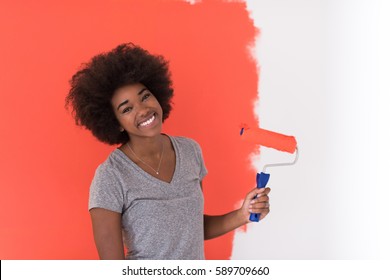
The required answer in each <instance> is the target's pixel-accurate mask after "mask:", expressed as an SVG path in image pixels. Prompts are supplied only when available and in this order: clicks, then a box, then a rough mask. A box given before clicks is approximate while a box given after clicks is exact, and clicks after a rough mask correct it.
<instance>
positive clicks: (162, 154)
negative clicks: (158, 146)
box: [126, 141, 164, 175]
mask: <svg viewBox="0 0 390 280" xmlns="http://www.w3.org/2000/svg"><path fill="white" fill-rule="evenodd" d="M126 144H127V147H129V149H130V151H131V152H132V153H133V154H134V155H135V156H136V157H137V158H138V159H139V160H140V161H141V162H142V163H143V164H145V165H147V166H149V167H150V168H151V169H152V170H153V171H154V172H156V174H157V175H159V174H160V166H161V161H162V158H163V156H164V141H163V142H162V152H161V157H160V162H159V164H158V168H157V170H156V169H154V168H153V167H151V166H150V165H149V164H147V163H146V162H145V161H143V160H142V158H140V157H139V156H137V154H136V153H135V152H134V151H133V149H132V148H131V147H130V145H129V142H127V143H126Z"/></svg>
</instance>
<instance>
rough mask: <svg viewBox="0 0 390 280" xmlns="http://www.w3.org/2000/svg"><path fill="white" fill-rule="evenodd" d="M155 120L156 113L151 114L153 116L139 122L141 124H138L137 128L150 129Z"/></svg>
mask: <svg viewBox="0 0 390 280" xmlns="http://www.w3.org/2000/svg"><path fill="white" fill-rule="evenodd" d="M156 120H157V115H156V113H153V114H152V115H151V116H150V117H148V118H147V119H146V120H144V121H141V122H140V123H139V124H138V127H139V128H147V127H151V126H153V125H154V124H155V123H156Z"/></svg>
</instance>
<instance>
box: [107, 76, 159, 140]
mask: <svg viewBox="0 0 390 280" xmlns="http://www.w3.org/2000/svg"><path fill="white" fill-rule="evenodd" d="M111 104H112V107H113V110H114V112H115V116H116V118H117V119H118V121H119V123H120V125H121V127H122V128H123V129H124V130H126V132H127V133H128V134H129V137H130V138H131V137H154V136H157V135H160V134H161V129H162V116H163V112H162V108H161V106H160V103H158V101H157V99H156V98H155V97H154V95H153V94H152V93H151V92H150V91H149V90H148V89H147V88H146V87H145V86H144V85H143V84H140V83H137V84H132V85H127V86H124V87H121V88H119V89H117V90H116V91H115V93H114V95H113V97H112V99H111ZM118 129H119V128H118Z"/></svg>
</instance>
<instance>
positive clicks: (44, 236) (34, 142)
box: [0, 0, 258, 259]
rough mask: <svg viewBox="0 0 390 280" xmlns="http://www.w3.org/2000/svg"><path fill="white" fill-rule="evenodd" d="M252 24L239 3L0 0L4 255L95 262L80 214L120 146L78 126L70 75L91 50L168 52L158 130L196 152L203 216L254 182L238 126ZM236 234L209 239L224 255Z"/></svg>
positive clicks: (230, 204)
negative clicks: (167, 97) (130, 46)
mask: <svg viewBox="0 0 390 280" xmlns="http://www.w3.org/2000/svg"><path fill="white" fill-rule="evenodd" d="M255 35H256V29H255V28H254V25H253V22H252V21H251V20H250V18H249V15H248V12H247V11H246V7H245V3H242V2H229V3H228V2H224V1H211V0H204V1H202V2H201V3H198V4H195V5H190V4H188V3H186V2H183V1H135V0H131V1H130V0H117V1H96V0H93V1H92V0H88V1H75V0H72V1H62V2H58V1H48V0H47V1H15V0H13V1H10V0H6V1H1V3H0V36H1V37H0V38H1V44H0V94H1V102H0V134H1V137H0V141H1V145H0V155H1V156H0V259H95V258H97V257H98V256H97V253H96V249H95V246H94V242H93V236H92V230H91V223H90V219H89V213H88V210H87V203H88V189H89V184H90V182H91V179H92V177H93V174H94V171H95V168H96V167H97V165H98V164H99V163H100V162H102V161H103V160H104V159H105V158H106V157H107V156H108V154H109V153H110V151H111V150H112V149H114V148H115V147H110V146H107V145H105V144H102V143H99V142H98V141H97V140H95V139H94V138H93V136H92V135H91V134H90V133H89V132H88V131H85V130H83V129H80V128H78V127H76V126H75V125H74V122H73V120H72V118H71V116H70V114H69V113H68V112H67V111H65V109H64V98H65V96H66V94H67V91H68V89H69V86H68V80H69V79H70V77H71V75H72V74H73V73H74V72H75V71H76V70H77V69H78V67H79V65H80V64H81V63H82V62H86V61H88V60H89V59H90V58H91V57H92V56H93V55H95V54H97V53H99V52H102V51H107V50H110V49H112V48H114V47H115V46H116V45H118V44H120V43H123V42H129V41H131V42H133V43H136V44H139V45H140V46H142V47H144V48H146V49H148V50H149V51H150V52H152V53H155V54H162V55H164V56H165V57H166V58H167V59H168V60H169V61H170V65H171V71H172V77H173V81H174V88H175V97H174V110H173V111H172V113H171V116H170V118H169V119H168V120H167V121H166V122H165V127H164V131H165V132H166V133H168V134H172V135H183V136H187V137H191V138H194V139H196V140H197V141H198V142H199V143H200V144H201V146H202V148H203V154H204V158H205V161H206V166H207V168H208V170H209V175H208V176H207V177H206V178H205V180H204V183H203V186H204V194H205V202H206V207H205V212H206V213H208V214H222V213H225V212H227V211H231V210H233V209H234V205H235V204H236V203H237V201H239V200H241V199H242V198H243V197H244V195H245V194H246V193H247V192H248V191H249V190H250V189H251V188H253V187H254V186H255V182H254V178H255V176H254V173H253V171H252V170H250V164H249V159H248V156H249V154H250V152H251V149H253V147H252V146H250V145H248V144H245V143H242V142H241V141H240V138H239V136H238V133H239V129H238V125H239V124H240V123H241V122H242V121H246V122H248V123H253V122H254V121H255V119H254V115H253V113H252V111H253V109H252V108H253V105H252V104H253V102H254V100H255V99H256V98H257V82H258V77H257V72H256V64H255V62H254V61H253V60H252V59H251V57H250V54H249V51H248V45H249V44H252V43H253V42H254V38H255ZM232 240H233V233H229V234H227V235H225V236H223V237H220V238H217V239H214V240H211V241H206V258H208V259H228V258H229V257H230V254H231V249H232Z"/></svg>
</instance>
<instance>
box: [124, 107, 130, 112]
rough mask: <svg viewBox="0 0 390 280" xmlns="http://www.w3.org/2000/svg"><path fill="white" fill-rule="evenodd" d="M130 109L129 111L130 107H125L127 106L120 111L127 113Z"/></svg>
mask: <svg viewBox="0 0 390 280" xmlns="http://www.w3.org/2000/svg"><path fill="white" fill-rule="evenodd" d="M130 111H131V108H130V107H127V108H125V109H124V110H123V112H122V113H127V112H130Z"/></svg>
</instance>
